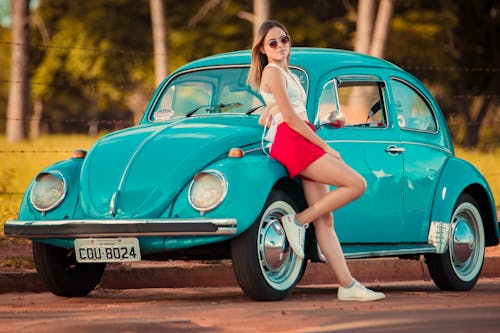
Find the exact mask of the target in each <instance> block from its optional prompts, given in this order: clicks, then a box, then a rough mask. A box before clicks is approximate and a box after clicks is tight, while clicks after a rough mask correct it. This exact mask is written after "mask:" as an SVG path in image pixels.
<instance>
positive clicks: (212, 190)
mask: <svg viewBox="0 0 500 333" xmlns="http://www.w3.org/2000/svg"><path fill="white" fill-rule="evenodd" d="M226 193H227V182H226V179H225V178H224V176H223V175H222V174H221V173H220V172H218V171H215V170H210V171H203V172H199V173H197V174H196V175H195V176H194V177H193V181H192V182H191V185H190V186H189V203H190V204H191V206H192V207H193V208H194V209H196V210H199V211H200V212H202V213H203V212H206V211H209V210H212V209H214V208H215V207H217V206H218V205H219V204H220V203H221V202H222V200H224V198H225V197H226Z"/></svg>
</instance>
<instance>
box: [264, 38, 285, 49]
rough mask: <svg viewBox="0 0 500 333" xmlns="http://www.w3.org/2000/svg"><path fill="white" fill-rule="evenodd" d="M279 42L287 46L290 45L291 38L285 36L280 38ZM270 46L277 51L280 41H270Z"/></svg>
mask: <svg viewBox="0 0 500 333" xmlns="http://www.w3.org/2000/svg"><path fill="white" fill-rule="evenodd" d="M279 41H280V42H281V44H283V45H286V44H288V43H290V37H288V35H283V36H281V37H280V38H279ZM268 45H269V47H270V48H272V49H275V48H277V47H278V40H276V39H270V40H269V42H268Z"/></svg>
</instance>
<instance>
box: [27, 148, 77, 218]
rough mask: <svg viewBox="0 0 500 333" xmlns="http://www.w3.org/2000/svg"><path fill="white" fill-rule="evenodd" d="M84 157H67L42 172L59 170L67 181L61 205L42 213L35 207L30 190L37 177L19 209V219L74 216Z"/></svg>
mask: <svg viewBox="0 0 500 333" xmlns="http://www.w3.org/2000/svg"><path fill="white" fill-rule="evenodd" d="M82 162H83V159H73V158H70V159H67V160H64V161H60V162H57V163H54V164H52V165H50V166H49V167H47V168H45V169H43V170H42V171H41V172H48V171H58V172H60V173H61V174H62V175H63V177H64V179H65V181H66V191H67V192H66V196H65V198H64V200H63V201H62V202H61V204H60V205H59V206H57V207H56V208H54V209H53V210H50V211H48V212H46V213H45V214H42V213H40V212H39V211H37V210H36V209H34V208H33V206H32V205H31V202H30V199H29V197H30V192H31V188H32V187H33V184H34V182H35V179H33V180H32V181H31V183H30V185H29V186H28V188H27V190H26V192H25V193H24V197H23V200H22V202H21V207H20V209H19V216H18V218H19V220H45V219H47V220H60V219H65V218H73V217H74V215H75V209H76V205H77V203H78V193H79V190H80V170H81V168H82Z"/></svg>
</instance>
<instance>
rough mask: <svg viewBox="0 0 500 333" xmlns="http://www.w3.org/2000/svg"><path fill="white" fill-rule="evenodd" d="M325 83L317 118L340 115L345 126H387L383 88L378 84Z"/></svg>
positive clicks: (334, 81)
mask: <svg viewBox="0 0 500 333" xmlns="http://www.w3.org/2000/svg"><path fill="white" fill-rule="evenodd" d="M337 82H338V81H336V80H333V81H330V82H329V83H327V84H326V85H325V86H324V87H323V90H322V92H321V96H320V99H319V107H318V112H319V115H318V116H319V119H320V121H321V120H322V119H325V118H326V117H328V114H330V113H331V112H341V113H342V114H343V115H344V117H345V126H364V127H386V125H387V122H386V112H385V106H384V100H383V88H382V85H381V83H379V82H361V81H360V82H351V81H349V82H341V83H340V84H338V87H337Z"/></svg>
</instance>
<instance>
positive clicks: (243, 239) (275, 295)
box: [231, 190, 307, 301]
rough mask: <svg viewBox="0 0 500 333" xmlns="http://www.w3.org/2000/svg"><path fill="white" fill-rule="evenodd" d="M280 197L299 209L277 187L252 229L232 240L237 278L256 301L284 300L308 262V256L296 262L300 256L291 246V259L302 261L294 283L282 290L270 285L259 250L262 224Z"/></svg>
mask: <svg viewBox="0 0 500 333" xmlns="http://www.w3.org/2000/svg"><path fill="white" fill-rule="evenodd" d="M278 201H282V202H285V203H287V204H288V205H290V206H291V207H292V208H293V210H294V211H297V206H296V205H295V203H294V202H293V200H292V199H291V198H290V197H289V196H288V195H287V194H286V193H285V192H283V191H281V190H273V191H271V193H270V195H269V197H268V199H267V201H266V204H265V205H264V208H263V210H262V212H261V214H260V215H259V217H258V218H257V220H256V221H255V222H254V223H253V224H252V226H251V227H250V228H249V229H248V230H246V231H245V232H244V233H243V234H241V235H239V236H238V237H236V238H234V239H233V240H232V241H231V258H232V263H233V270H234V274H235V276H236V280H237V281H238V283H239V285H240V287H241V289H242V290H243V292H244V293H245V295H247V296H248V297H250V298H251V299H253V300H255V301H280V300H283V299H285V298H286V297H288V296H289V295H290V293H291V292H292V291H293V289H294V288H295V285H296V284H297V283H298V282H299V281H300V279H301V278H302V276H303V274H304V271H305V269H306V265H307V260H306V259H304V260H301V263H295V261H294V260H299V259H298V258H297V257H296V256H295V254H294V253H293V252H292V251H291V249H290V250H289V251H290V252H289V253H291V255H292V256H293V258H292V260H291V261H292V264H293V265H299V264H300V265H301V267H300V271H298V270H295V269H294V270H293V272H292V274H295V276H292V277H291V279H292V280H293V282H292V283H291V284H290V286H289V287H288V288H284V289H281V290H278V289H276V288H274V287H273V286H272V285H270V284H269V283H268V282H267V281H266V278H265V277H264V274H265V273H264V272H262V269H261V266H260V263H259V254H258V236H259V228H260V226H261V222H262V220H263V218H264V216H263V215H264V213H265V212H266V210H267V209H268V208H269V207H270V206H271V205H273V204H275V203H276V202H278ZM288 283H290V281H288Z"/></svg>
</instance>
